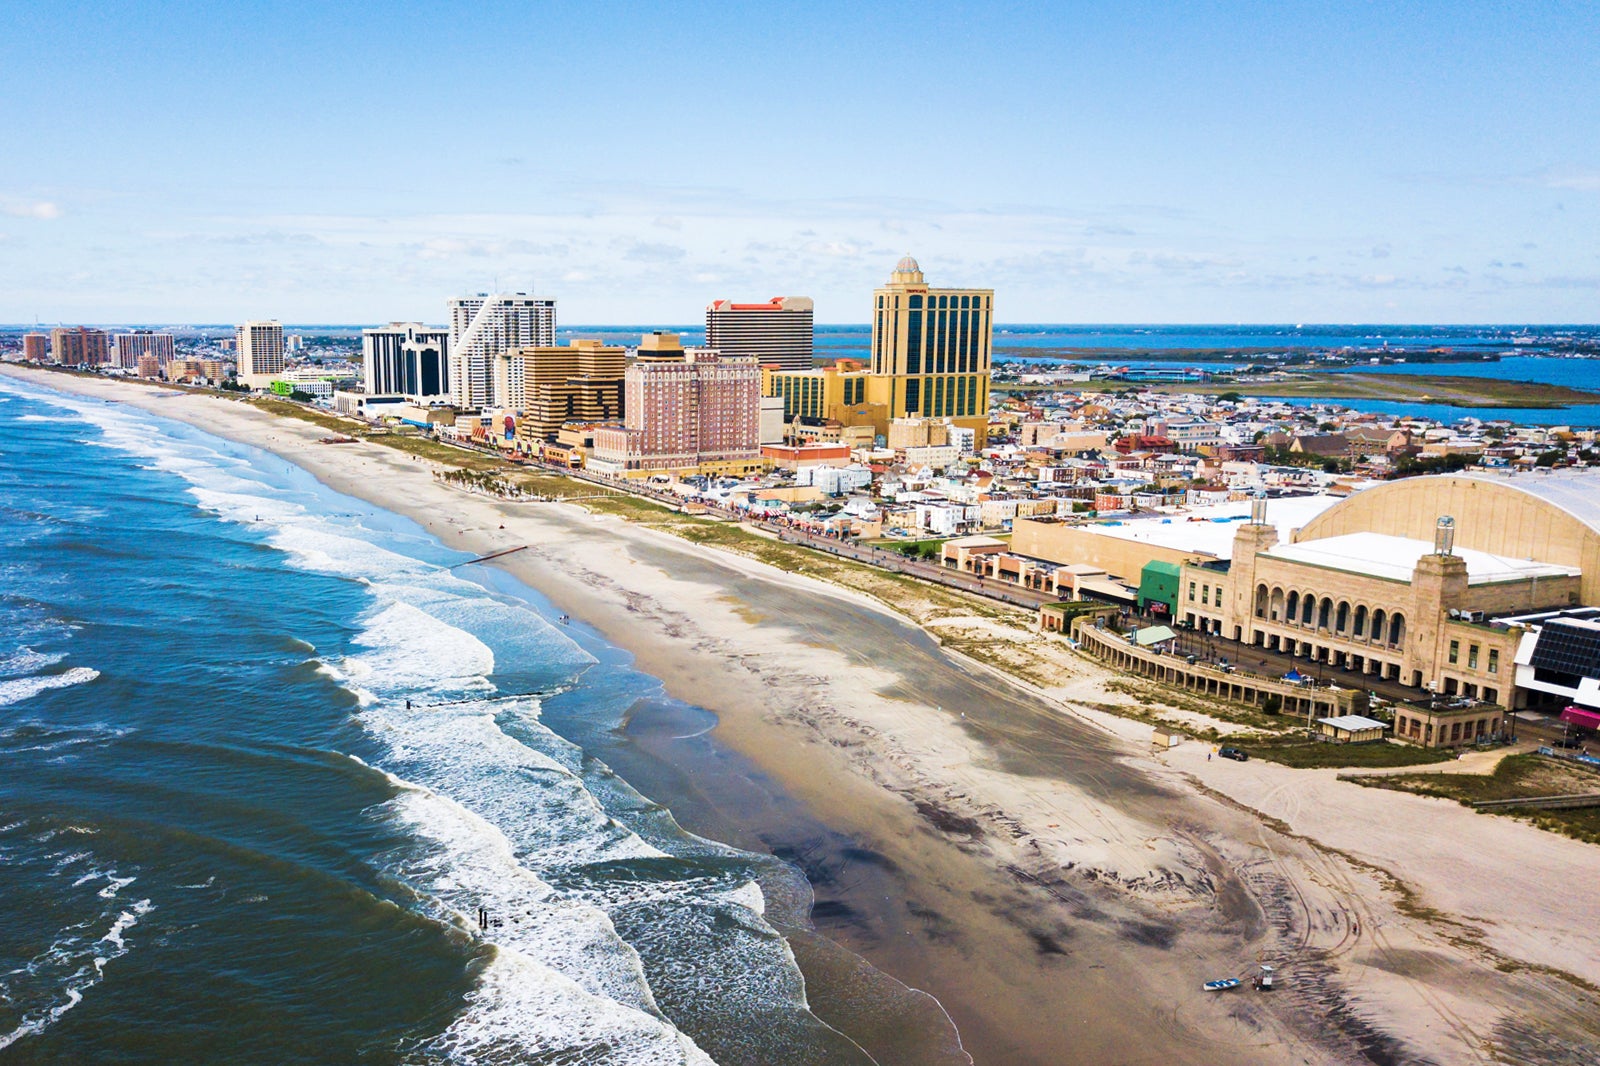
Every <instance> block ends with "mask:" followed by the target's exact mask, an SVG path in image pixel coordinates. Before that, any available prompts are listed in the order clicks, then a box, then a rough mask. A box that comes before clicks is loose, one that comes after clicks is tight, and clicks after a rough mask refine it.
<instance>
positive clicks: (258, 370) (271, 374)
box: [233, 321, 283, 389]
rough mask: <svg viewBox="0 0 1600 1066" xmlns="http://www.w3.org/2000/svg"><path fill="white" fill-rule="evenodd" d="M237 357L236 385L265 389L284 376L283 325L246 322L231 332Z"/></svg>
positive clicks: (278, 323)
mask: <svg viewBox="0 0 1600 1066" xmlns="http://www.w3.org/2000/svg"><path fill="white" fill-rule="evenodd" d="M233 340H234V347H235V348H237V349H238V355H239V372H238V377H239V384H241V385H247V386H249V387H250V388H252V389H264V388H267V387H268V386H269V385H271V384H272V379H273V378H275V377H277V376H278V375H279V374H282V373H283V323H282V322H277V321H273V322H246V323H245V324H244V325H242V326H235V327H234V330H233Z"/></svg>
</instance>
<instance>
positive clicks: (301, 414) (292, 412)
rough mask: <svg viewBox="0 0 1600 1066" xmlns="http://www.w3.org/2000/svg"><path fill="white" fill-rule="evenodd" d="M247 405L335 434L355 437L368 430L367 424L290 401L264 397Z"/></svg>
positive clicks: (247, 401)
mask: <svg viewBox="0 0 1600 1066" xmlns="http://www.w3.org/2000/svg"><path fill="white" fill-rule="evenodd" d="M245 403H247V404H249V405H250V406H251V407H259V408H260V409H261V410H263V411H265V412H267V413H268V414H272V415H278V416H279V417H281V418H298V419H299V420H300V421H302V422H310V423H311V424H312V425H314V426H321V427H322V428H323V429H326V430H330V431H332V432H334V433H343V434H345V435H347V436H349V435H353V434H355V433H357V432H359V431H360V430H362V429H364V428H366V427H365V423H362V422H356V421H354V420H352V419H348V418H342V417H340V416H339V415H332V414H327V413H326V412H323V411H318V410H316V409H315V408H312V407H305V406H303V405H301V404H297V403H291V402H289V401H288V400H269V399H266V398H264V397H259V396H257V397H251V398H250V399H248V400H246V401H245Z"/></svg>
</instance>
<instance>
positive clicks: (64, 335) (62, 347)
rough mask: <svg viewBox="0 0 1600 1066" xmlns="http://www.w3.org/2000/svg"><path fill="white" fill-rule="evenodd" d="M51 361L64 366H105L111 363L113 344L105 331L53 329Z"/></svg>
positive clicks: (81, 328)
mask: <svg viewBox="0 0 1600 1066" xmlns="http://www.w3.org/2000/svg"><path fill="white" fill-rule="evenodd" d="M50 360H51V362H55V363H60V364H61V365H62V366H103V365H105V364H106V363H109V362H111V343H110V340H109V338H107V336H106V331H105V330H103V329H88V328H86V327H84V326H77V327H74V328H71V329H53V330H51V331H50Z"/></svg>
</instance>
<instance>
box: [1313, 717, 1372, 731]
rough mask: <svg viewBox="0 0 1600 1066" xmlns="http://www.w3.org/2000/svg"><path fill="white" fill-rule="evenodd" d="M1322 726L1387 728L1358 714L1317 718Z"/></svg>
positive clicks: (1336, 727)
mask: <svg viewBox="0 0 1600 1066" xmlns="http://www.w3.org/2000/svg"><path fill="white" fill-rule="evenodd" d="M1317 721H1318V722H1319V723H1321V724H1322V725H1331V726H1333V728H1335V729H1349V730H1358V729H1386V728H1388V727H1387V726H1385V725H1384V724H1383V723H1382V722H1380V721H1378V720H1377V719H1376V718H1366V717H1363V716H1362V715H1359V714H1341V715H1340V716H1339V717H1337V718H1318V719H1317Z"/></svg>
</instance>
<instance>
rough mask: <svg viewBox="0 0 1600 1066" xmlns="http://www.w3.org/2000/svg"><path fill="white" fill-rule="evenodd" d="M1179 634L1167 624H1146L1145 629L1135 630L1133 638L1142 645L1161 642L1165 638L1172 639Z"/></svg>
mask: <svg viewBox="0 0 1600 1066" xmlns="http://www.w3.org/2000/svg"><path fill="white" fill-rule="evenodd" d="M1177 635H1178V634H1176V633H1174V632H1173V631H1172V630H1171V628H1169V627H1167V626H1145V627H1144V628H1143V629H1139V630H1135V631H1134V634H1133V639H1134V640H1135V641H1137V642H1138V643H1139V644H1141V645H1150V644H1159V643H1161V642H1162V641H1163V640H1171V639H1172V638H1173V637H1175V636H1177Z"/></svg>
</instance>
